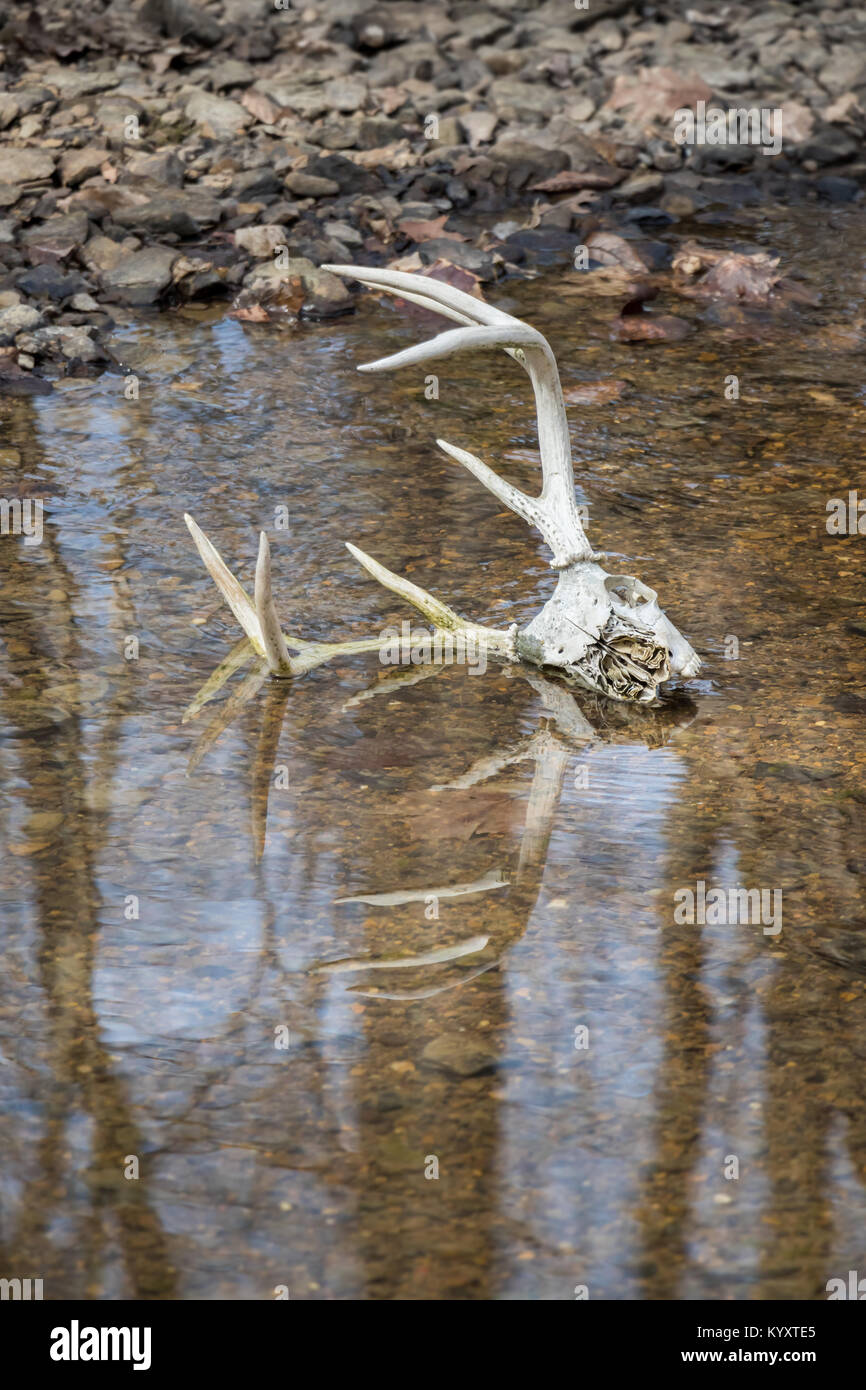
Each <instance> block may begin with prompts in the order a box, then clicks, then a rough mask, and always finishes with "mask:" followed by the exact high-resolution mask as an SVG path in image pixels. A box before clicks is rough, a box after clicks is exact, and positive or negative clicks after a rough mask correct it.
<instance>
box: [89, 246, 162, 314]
mask: <svg viewBox="0 0 866 1390" xmlns="http://www.w3.org/2000/svg"><path fill="white" fill-rule="evenodd" d="M179 254H180V253H179V252H178V251H175V250H173V249H172V248H171V247H168V246H148V247H146V248H145V249H144V250H143V251H135V252H133V254H132V255H131V256H125V257H124V258H123V259H122V260H119V261H118V263H117V265H116V266H115V267H114V269H113V270H108V271H106V273H105V274H104V275H103V277H102V283H103V285H104V286H105V288H106V290H107V291H108V292H109V294H110V295H111V296H112V297H113V298H115V299H118V300H120V301H121V303H124V304H135V305H145V304H153V303H155V302H156V300H157V299H158V298H159V296H160V294H161V293H162V292H163V290H165V289H166V288H167V287H168V286H169V285H170V284H171V270H172V266H173V265H174V263H175V261H176V260H177V258H178V255H179Z"/></svg>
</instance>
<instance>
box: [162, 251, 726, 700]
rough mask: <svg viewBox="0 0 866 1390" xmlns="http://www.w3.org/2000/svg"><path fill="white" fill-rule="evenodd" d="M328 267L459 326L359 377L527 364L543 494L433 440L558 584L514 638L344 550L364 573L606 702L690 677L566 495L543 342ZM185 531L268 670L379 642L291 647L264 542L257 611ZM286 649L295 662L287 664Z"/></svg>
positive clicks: (669, 632) (514, 323) (480, 310)
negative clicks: (509, 514) (468, 363)
mask: <svg viewBox="0 0 866 1390" xmlns="http://www.w3.org/2000/svg"><path fill="white" fill-rule="evenodd" d="M324 269H326V270H330V271H332V272H333V273H334V274H336V275H343V276H346V277H348V278H351V279H355V280H359V281H360V282H361V284H363V285H368V286H369V287H370V288H371V289H376V290H387V291H389V292H390V293H392V294H396V295H399V296H400V298H401V299H405V300H408V301H410V302H411V303H413V304H418V305H420V306H421V307H422V308H424V309H429V310H432V311H433V312H434V313H438V314H442V315H443V316H444V317H445V318H448V319H452V320H454V321H456V322H457V323H458V324H459V325H460V327H459V328H455V329H451V330H449V331H448V332H445V333H441V334H440V335H439V336H438V337H436V338H433V339H431V340H430V341H429V342H425V343H419V344H418V345H417V346H416V347H411V348H407V349H406V350H405V351H403V352H398V353H395V354H394V355H393V356H391V357H385V358H382V359H381V360H380V361H378V362H371V363H368V364H366V365H364V366H361V367H359V368H358V370H359V371H362V372H381V371H391V370H393V369H395V368H397V367H404V366H413V365H415V364H416V363H418V362H429V361H433V360H435V359H437V358H442V357H450V356H451V355H452V354H453V353H457V352H466V351H470V350H472V349H477V348H489V347H500V348H503V349H504V350H505V351H506V352H507V353H508V354H509V356H510V357H512V358H514V360H515V361H516V362H519V363H520V365H521V366H522V367H523V368H524V369H525V371H526V372H527V373H528V375H529V379H530V381H531V382H532V388H533V391H534V393H535V403H536V413H537V419H538V444H539V452H540V454H541V468H542V488H541V492H540V494H539V495H538V496H537V497H530V496H528V495H527V494H526V493H525V492H521V491H520V490H519V489H518V488H516V487H513V486H512V485H511V483H508V482H506V481H505V479H504V478H500V477H499V475H498V474H497V473H494V471H493V470H492V469H491V468H488V467H487V465H486V464H485V463H482V461H481V459H479V458H476V457H475V455H474V454H469V453H467V452H466V451H465V450H463V449H458V448H455V447H454V445H452V444H446V443H445V441H444V440H441V439H440V440H438V441H437V442H438V444H439V447H440V448H441V449H443V450H444V452H445V453H446V454H448V455H449V456H450V457H451V458H453V459H455V460H456V461H457V462H458V463H460V464H462V465H463V466H464V468H467V469H468V470H469V472H470V473H473V474H474V475H475V477H476V478H478V479H479V481H480V482H482V483H483V484H484V486H485V487H487V488H489V489H490V491H491V492H492V493H493V494H494V495H495V496H496V497H498V498H499V500H500V501H501V502H504V503H505V505H506V506H508V507H510V508H511V510H512V511H515V512H516V513H517V514H518V516H522V517H523V519H524V521H527V522H529V523H530V525H532V526H535V527H536V528H537V529H538V530H539V531H540V532H541V535H542V536H543V537H544V539H545V541H546V542H547V544H548V546H549V547H550V550H551V552H552V557H553V558H552V559H551V561H550V563H551V566H552V567H553V569H555V570H557V571H558V572H559V578H558V581H557V585H556V589H555V591H554V593H553V594H552V596H551V598H550V599H548V601H547V603H546V604H545V605H544V607H543V608H542V609H541V612H540V613H538V615H537V616H536V617H535V618H533V620H532V621H531V622H530V623H529V624H528V626H527V627H526V628H524V629H523V630H522V631H518V630H517V627H516V625H515V626H514V627H512V628H511V629H509V630H508V631H507V632H504V631H502V630H498V629H494V628H488V627H482V626H480V625H478V624H475V623H470V622H467V621H466V620H465V619H462V618H460V617H459V616H458V614H456V613H455V612H453V610H451V609H450V608H448V607H446V605H445V604H443V603H441V602H440V601H439V600H438V599H436V598H434V597H433V596H432V595H431V594H428V593H426V592H425V591H424V590H423V589H420V588H418V586H417V585H415V584H411V583H410V582H409V581H408V580H405V579H400V578H399V577H398V576H397V575H394V574H392V573H391V572H390V571H389V570H387V569H385V568H384V566H382V565H380V564H378V563H377V562H376V561H375V560H373V559H371V558H370V557H369V556H368V555H365V554H364V552H363V551H361V550H359V549H358V548H357V547H356V546H352V545H348V549H349V550H350V552H351V554H352V555H353V556H354V557H355V558H356V559H357V560H358V561H359V562H360V564H362V565H363V567H364V568H365V569H366V570H367V571H368V573H370V574H371V575H372V576H373V577H374V578H375V579H377V580H378V581H379V582H380V583H382V584H384V585H385V586H386V587H387V588H389V589H392V590H393V591H394V592H396V593H399V594H401V595H402V597H404V598H406V599H407V600H408V601H409V602H410V603H412V604H413V605H414V606H415V607H416V608H418V609H419V610H420V611H421V612H422V613H424V615H425V616H426V617H427V618H428V619H429V620H430V621H431V622H432V623H433V624H434V626H435V627H436V628H437V629H439V630H442V631H450V632H452V633H461V632H462V633H463V634H464V635H470V634H471V635H472V636H473V637H474V638H475V639H476V640H477V639H479V638H480V639H481V640H483V641H484V642H485V644H486V648H487V651H488V652H489V653H490V654H492V655H495V656H500V657H503V658H504V659H506V660H511V661H515V660H522V661H526V662H530V663H532V664H533V665H536V666H543V667H549V668H553V669H556V670H560V671H562V672H564V673H565V674H566V675H568V676H569V677H571V678H572V679H574V680H576V681H578V682H579V683H580V684H581V685H583V686H586V687H587V688H588V689H590V690H595V691H598V692H599V693H600V694H602V695H607V696H610V697H612V698H614V699H618V700H630V701H642V702H645V701H649V700H652V699H654V698H655V695H656V691H657V688H658V686H659V685H660V684H661V683H662V682H663V681H665V680H667V679H668V678H669V677H670V676H671V675H678V676H682V677H686V678H688V677H692V676H696V675H697V673H698V671H699V670H700V667H701V663H700V659H699V657H698V656H697V653H696V652H695V651H694V650H693V649H692V647H691V646H690V645H689V643H688V642H687V641H686V639H685V638H684V637H683V636H682V634H681V633H680V632H678V631H677V629H676V628H675V627H674V625H673V623H671V622H670V620H669V619H668V618H667V617H666V616H665V614H664V613H663V611H662V609H661V608H660V607H659V604H658V601H657V598H656V595H655V593H654V591H653V590H652V589H649V588H647V586H646V585H645V584H643V583H641V581H640V580H639V579H636V578H635V577H634V576H633V575H623V574H608V573H607V572H606V571H605V570H604V569H603V568H602V566H601V565H600V564H599V558H600V557H599V556H597V555H595V554H594V552H593V550H592V547H591V546H590V544H589V541H588V540H587V538H586V535H585V533H584V530H583V526H582V525H581V521H580V516H579V514H578V510H577V504H576V502H575V497H574V472H573V468H572V461H571V443H570V439H569V429H568V420H567V418H566V414H565V404H564V402H563V399H562V388H561V386H560V382H559V372H558V370H557V366H556V359H555V358H554V356H553V353H552V352H551V349H550V346H549V344H548V342H547V340H546V338H544V337H543V336H542V335H541V334H540V333H539V332H537V330H536V329H534V328H530V327H529V325H528V324H525V323H522V322H521V321H520V320H519V319H515V318H512V317H511V315H510V314H506V313H504V312H503V311H502V310H501V309H495V308H493V306H492V305H490V304H486V303H484V302H483V301H482V300H479V299H476V298H474V297H473V296H472V295H469V294H465V293H464V292H463V291H462V290H457V289H454V288H453V287H452V286H451V285H445V284H442V283H441V282H440V281H438V280H433V279H430V278H429V277H427V276H423V275H408V274H405V273H402V272H398V271H393V270H367V269H363V268H359V267H355V266H339V265H332V266H325V267H324ZM188 524H189V526H190V530H191V532H192V534H193V537H194V539H195V541H196V544H197V546H198V549H199V552H200V554H201V556H202V559H203V560H204V562H205V564H206V565H207V568H208V570H209V572H210V573H211V575H212V577H213V578H214V580H215V582H216V583H217V585H218V587H219V588H220V591H221V592H222V593H223V596H224V597H225V598H226V600H227V602H228V603H229V606H230V607H231V609H232V611H233V612H234V614H235V617H236V618H237V619H238V621H239V622H240V623H241V626H242V627H243V629H244V631H245V632H246V634H247V636H248V637H249V638H250V639H251V641H252V643H253V646H254V647H255V649H256V650H257V652H258V653H259V655H261V656H264V657H265V658H266V660H267V663H268V665H269V667H270V669H271V670H272V672H274V674H278V675H279V674H281V675H299V674H301V672H302V671H304V670H309V669H310V668H311V666H313V665H318V664H319V662H321V661H326V660H328V659H329V657H330V656H331V655H336V654H337V653H339V652H347V651H349V650H352V651H363V650H370V649H372V647H374V646H375V644H376V639H364V640H362V641H360V642H354V643H334V644H324V643H322V644H319V643H317V644H309V643H303V642H300V641H294V642H293V641H292V639H291V638H287V639H286V641H284V640H283V635H282V632H281V630H280V626H279V623H278V621H277V618H276V612H275V610H274V605H273V599H272V597H271V586H270V563H269V555H268V552H267V542H266V541H265V539H264V536H263V538H262V543H261V547H260V555H259V566H258V572H257V577H256V594H255V597H256V605H255V608H253V606H252V604H250V602H249V600H248V599H247V598H246V595H245V594H244V592H243V590H242V589H241V586H240V585H239V584H238V582H237V580H236V579H235V578H234V576H233V575H232V574H231V573H230V571H229V570H228V569H227V568H226V566H225V565H224V564H223V562H222V560H221V559H220V557H219V555H218V554H217V552H216V550H215V549H214V547H213V546H212V545H211V544H210V542H209V541H208V540H207V538H206V537H205V536H204V535H203V534H202V533H201V532H200V531H199V530H198V527H196V526H195V524H194V523H193V522H192V521H191V519H189V518H188ZM347 544H348V543H347ZM286 642H287V643H288V646H289V647H294V648H295V649H296V650H298V651H299V652H300V655H299V656H297V657H290V656H289V655H288V652H287V650H286Z"/></svg>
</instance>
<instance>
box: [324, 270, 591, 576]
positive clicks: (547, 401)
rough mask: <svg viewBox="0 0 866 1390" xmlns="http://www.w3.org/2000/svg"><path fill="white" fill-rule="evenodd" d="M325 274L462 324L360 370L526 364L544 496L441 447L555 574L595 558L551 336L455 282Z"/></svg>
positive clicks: (391, 273) (385, 273)
mask: <svg viewBox="0 0 866 1390" xmlns="http://www.w3.org/2000/svg"><path fill="white" fill-rule="evenodd" d="M323 269H325V270H330V271H333V273H334V274H336V275H343V276H348V277H349V278H351V279H355V280H359V281H360V282H361V284H363V285H368V286H369V287H370V288H371V289H378V290H387V291H388V292H389V293H391V294H397V295H399V296H400V297H401V298H402V299H407V300H409V301H411V303H413V304H418V305H420V306H421V307H422V308H424V309H429V310H431V311H432V312H433V313H437V314H442V315H444V317H445V318H449V319H456V320H457V322H458V323H461V324H463V325H464V326H463V327H462V328H455V329H452V330H451V331H450V332H448V333H440V334H439V336H438V337H437V338H433V339H431V340H430V341H429V342H426V343H418V344H417V345H416V346H415V347H411V348H406V349H404V351H402V352H396V353H394V354H393V355H392V356H390V357H383V358H380V359H379V361H377V362H368V363H365V364H364V365H363V366H361V367H359V368H358V370H359V371H361V372H388V371H394V370H396V369H397V368H398V367H408V366H412V365H414V364H415V363H417V362H430V361H435V360H436V359H437V358H442V357H451V356H452V355H453V354H454V353H456V352H470V351H473V350H474V349H478V348H488V347H501V348H504V349H505V351H506V352H507V353H508V354H509V356H510V357H513V358H514V360H515V361H516V362H519V363H520V365H521V366H522V367H523V368H524V369H525V370H526V372H527V374H528V376H529V379H530V381H531V382H532V389H533V392H534V394H535V407H536V415H537V419H538V447H539V452H540V454H541V469H542V480H543V481H542V488H541V493H540V495H539V496H538V497H530V496H529V495H528V494H527V493H525V492H521V490H520V489H519V488H516V487H513V486H512V484H511V483H508V482H506V481H505V479H504V478H500V476H499V474H498V473H495V472H494V471H493V469H492V468H488V466H487V464H486V463H482V461H481V459H479V458H476V457H475V455H474V454H470V453H467V451H466V450H465V449H458V448H456V447H455V446H454V445H453V444H448V443H446V442H445V440H444V439H437V441H436V443H437V444H438V445H439V448H440V449H442V450H443V451H444V452H445V453H446V454H448V455H449V457H450V458H453V459H454V460H455V461H456V462H457V463H460V464H462V465H463V467H464V468H466V469H468V470H469V472H470V473H472V474H474V476H475V477H476V478H477V479H478V481H479V482H481V483H483V484H484V486H485V487H486V488H489V489H490V491H491V492H492V493H493V495H494V496H495V497H498V498H499V501H500V502H504V503H505V505H506V507H510V508H511V510H512V511H513V512H516V513H517V515H518V516H521V517H522V518H523V520H524V521H527V522H529V524H530V526H535V527H536V528H537V530H538V531H540V532H541V534H542V536H543V537H544V539H545V540H546V541H547V544H548V545H549V547H550V549H551V551H552V552H553V559H552V561H551V564H552V565H553V568H554V569H564V568H565V567H566V566H567V565H570V564H574V562H575V561H577V560H589V559H592V547H591V546H590V544H589V541H588V540H587V538H586V535H585V533H584V530H583V526H582V525H581V521H580V515H579V513H578V510H577V504H576V502H575V500H574V471H573V468H572V462H571V440H570V438H569V431H568V419H567V417H566V414H565V402H564V401H563V399H562V387H561V385H560V381H559V371H558V370H557V366H556V359H555V357H554V355H553V353H552V352H551V350H550V344H549V343H548V341H547V339H546V338H545V337H543V336H542V334H541V333H539V332H538V331H537V330H536V329H534V328H530V326H529V324H526V323H522V322H521V321H520V319H515V318H512V316H511V315H510V314H506V313H504V312H503V311H502V310H501V309H494V308H493V306H492V305H490V304H485V303H484V301H483V300H480V299H475V298H474V296H473V295H471V294H466V293H465V292H464V291H463V290H458V289H455V288H454V287H453V285H444V284H442V283H441V281H439V280H433V279H429V278H427V277H425V276H421V275H407V274H405V273H404V272H402V271H397V270H365V269H356V268H355V267H353V266H347V265H331V266H324V267H323Z"/></svg>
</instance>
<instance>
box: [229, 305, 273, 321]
mask: <svg viewBox="0 0 866 1390" xmlns="http://www.w3.org/2000/svg"><path fill="white" fill-rule="evenodd" d="M270 317H271V316H270V314H269V313H268V311H267V309H266V308H265V307H264V305H262V304H250V305H249V307H248V308H246V309H235V310H234V312H233V313H231V314H229V318H232V319H240V321H241V323H269V322H270Z"/></svg>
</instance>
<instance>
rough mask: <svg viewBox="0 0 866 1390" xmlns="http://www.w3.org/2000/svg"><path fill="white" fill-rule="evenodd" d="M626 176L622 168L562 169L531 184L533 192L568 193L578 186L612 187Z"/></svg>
mask: <svg viewBox="0 0 866 1390" xmlns="http://www.w3.org/2000/svg"><path fill="white" fill-rule="evenodd" d="M625 176H626V171H625V170H624V169H585V170H584V171H583V173H581V172H580V171H579V170H578V169H563V170H561V171H560V173H558V174H553V175H552V177H551V178H549V179H542V181H541V183H534V184H533V185H532V192H533V193H570V192H571V191H572V190H573V189H578V188H613V187H615V185H616V184H618V183H622V181H623V179H624V178H625Z"/></svg>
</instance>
